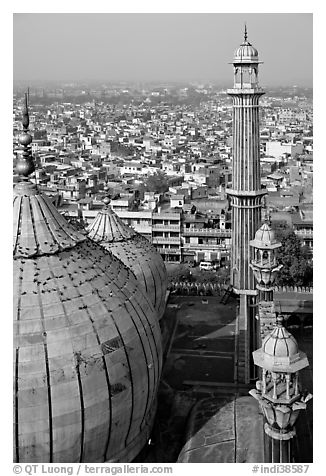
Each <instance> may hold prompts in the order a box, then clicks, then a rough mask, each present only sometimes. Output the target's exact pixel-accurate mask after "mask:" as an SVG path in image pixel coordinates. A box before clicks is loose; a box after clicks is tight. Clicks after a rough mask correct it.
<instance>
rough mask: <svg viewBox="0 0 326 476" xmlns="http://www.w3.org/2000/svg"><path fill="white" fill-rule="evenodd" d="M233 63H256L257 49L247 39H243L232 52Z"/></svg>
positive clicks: (257, 60) (257, 59)
mask: <svg viewBox="0 0 326 476" xmlns="http://www.w3.org/2000/svg"><path fill="white" fill-rule="evenodd" d="M233 62H234V63H258V62H259V58H258V51H257V50H256V48H254V47H253V46H252V44H251V43H249V41H244V42H243V43H242V44H241V45H240V46H239V47H238V48H237V49H236V50H235V52H234V58H233Z"/></svg>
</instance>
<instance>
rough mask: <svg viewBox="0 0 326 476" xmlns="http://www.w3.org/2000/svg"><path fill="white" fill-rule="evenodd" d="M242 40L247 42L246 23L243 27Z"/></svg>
mask: <svg viewBox="0 0 326 476" xmlns="http://www.w3.org/2000/svg"><path fill="white" fill-rule="evenodd" d="M244 40H245V42H246V41H247V23H245V26H244Z"/></svg>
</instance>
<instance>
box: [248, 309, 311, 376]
mask: <svg viewBox="0 0 326 476" xmlns="http://www.w3.org/2000/svg"><path fill="white" fill-rule="evenodd" d="M253 358H254V362H255V364H256V365H258V366H259V367H261V368H263V369H266V370H270V371H271V372H286V373H292V372H297V371H298V370H301V369H303V368H304V367H306V366H307V365H308V360H307V356H306V354H305V353H304V352H301V351H300V350H299V348H298V344H297V341H296V340H295V338H294V337H293V335H292V334H290V332H289V331H288V330H287V329H285V327H284V326H283V317H282V316H278V317H277V318H276V326H275V328H274V329H273V330H272V332H271V333H270V334H268V335H267V336H266V337H265V339H264V340H263V343H262V346H261V348H260V349H257V350H255V351H254V352H253Z"/></svg>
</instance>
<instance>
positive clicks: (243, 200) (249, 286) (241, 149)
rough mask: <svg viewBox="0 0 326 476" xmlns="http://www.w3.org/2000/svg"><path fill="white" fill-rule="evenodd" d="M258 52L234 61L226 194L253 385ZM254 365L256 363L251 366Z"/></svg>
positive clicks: (246, 47) (246, 366) (241, 371)
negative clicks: (230, 157)
mask: <svg viewBox="0 0 326 476" xmlns="http://www.w3.org/2000/svg"><path fill="white" fill-rule="evenodd" d="M259 63H260V61H259V59H258V51H257V50H256V49H255V48H254V47H253V46H252V45H251V44H250V43H249V42H248V40H247V28H246V27H245V32H244V41H243V43H242V44H241V45H240V47H239V48H237V49H236V51H235V53H234V58H233V66H234V85H233V88H232V89H228V94H229V95H230V96H231V97H232V101H233V169H232V189H231V190H230V189H229V190H227V193H228V195H229V197H230V201H231V207H232V250H231V270H230V271H231V284H232V286H233V290H234V291H235V292H236V293H237V294H239V295H240V310H239V315H238V344H239V346H238V380H239V382H242V383H248V382H249V380H250V378H251V377H253V376H254V375H252V374H251V371H250V367H251V370H252V371H253V372H254V366H253V365H252V361H251V352H252V351H253V350H255V348H256V342H255V335H256V330H255V329H254V326H255V318H254V316H255V312H254V305H255V296H256V294H257V292H256V290H255V282H254V275H253V272H252V270H251V268H250V266H249V265H250V261H251V250H250V247H249V242H250V240H252V239H253V238H254V236H255V232H256V230H257V229H258V228H259V225H260V221H261V208H262V198H263V196H264V195H265V192H264V191H263V190H261V186H260V157H259V152H260V150H259V149H260V147H259V98H260V96H262V95H263V94H264V91H263V90H262V89H261V88H260V87H259V85H258V65H259ZM250 362H251V364H250Z"/></svg>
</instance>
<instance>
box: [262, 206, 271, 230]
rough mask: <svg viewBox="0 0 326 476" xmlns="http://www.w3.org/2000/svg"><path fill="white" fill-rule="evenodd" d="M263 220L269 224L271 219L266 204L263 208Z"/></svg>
mask: <svg viewBox="0 0 326 476" xmlns="http://www.w3.org/2000/svg"><path fill="white" fill-rule="evenodd" d="M264 222H265V223H267V225H269V226H271V223H272V220H271V214H270V211H269V208H268V206H266V208H265V215H264Z"/></svg>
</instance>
